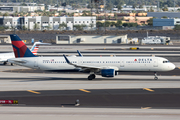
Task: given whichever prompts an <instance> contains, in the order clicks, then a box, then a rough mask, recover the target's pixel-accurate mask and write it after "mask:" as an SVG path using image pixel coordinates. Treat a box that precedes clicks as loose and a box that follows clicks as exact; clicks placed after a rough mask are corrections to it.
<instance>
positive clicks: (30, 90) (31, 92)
mask: <svg viewBox="0 0 180 120" xmlns="http://www.w3.org/2000/svg"><path fill="white" fill-rule="evenodd" d="M27 91H28V92H31V93H35V94H41V93H40V92H36V91H33V90H27Z"/></svg>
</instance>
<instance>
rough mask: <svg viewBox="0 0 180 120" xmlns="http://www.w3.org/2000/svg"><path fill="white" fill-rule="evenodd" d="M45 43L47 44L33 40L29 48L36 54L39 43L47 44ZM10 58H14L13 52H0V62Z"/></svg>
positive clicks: (4, 62) (5, 61)
mask: <svg viewBox="0 0 180 120" xmlns="http://www.w3.org/2000/svg"><path fill="white" fill-rule="evenodd" d="M47 44H49V43H42V42H35V43H34V45H33V46H32V48H31V49H30V50H31V52H32V53H33V54H34V55H37V51H38V49H39V45H47ZM10 58H15V56H14V52H10V53H0V62H3V64H4V65H6V64H7V62H8V59H10ZM11 65H13V64H11Z"/></svg>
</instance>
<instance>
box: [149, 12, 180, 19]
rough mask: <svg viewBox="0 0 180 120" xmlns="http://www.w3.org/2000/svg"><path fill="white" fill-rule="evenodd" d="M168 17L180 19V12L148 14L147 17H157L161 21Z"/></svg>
mask: <svg viewBox="0 0 180 120" xmlns="http://www.w3.org/2000/svg"><path fill="white" fill-rule="evenodd" d="M164 16H166V17H167V18H171V19H172V18H180V14H179V12H148V13H147V17H155V18H158V19H161V18H162V17H164Z"/></svg>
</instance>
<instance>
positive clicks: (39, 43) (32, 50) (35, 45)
mask: <svg viewBox="0 0 180 120" xmlns="http://www.w3.org/2000/svg"><path fill="white" fill-rule="evenodd" d="M40 45H50V43H42V42H35V43H34V45H33V46H32V48H31V49H30V51H31V52H32V53H33V54H34V55H37V51H38V49H39V46H40Z"/></svg>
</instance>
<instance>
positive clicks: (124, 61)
mask: <svg viewBox="0 0 180 120" xmlns="http://www.w3.org/2000/svg"><path fill="white" fill-rule="evenodd" d="M68 59H69V61H70V62H71V63H73V64H77V65H86V66H89V67H91V66H92V67H93V66H95V67H101V68H102V69H108V68H113V69H115V71H153V72H158V71H170V70H173V69H174V68H175V65H174V64H173V63H171V62H169V61H168V60H167V59H165V58H162V57H153V56H152V57H151V56H149V57H136V56H130V57H68ZM8 62H11V63H14V64H18V65H22V66H26V67H29V68H34V69H40V70H60V71H67V70H78V69H82V68H77V67H75V66H73V65H70V64H68V63H66V60H65V58H64V57H24V58H15V59H9V60H8Z"/></svg>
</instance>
